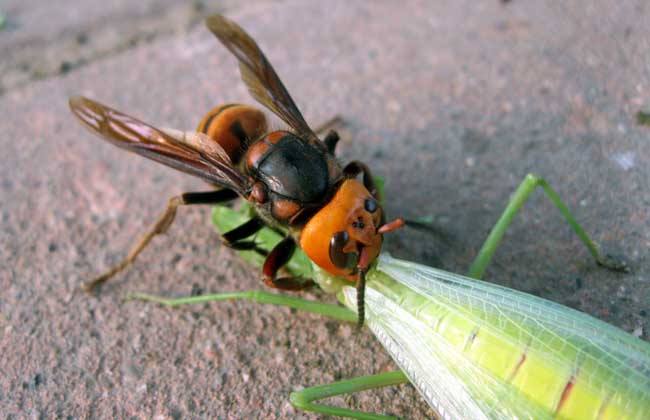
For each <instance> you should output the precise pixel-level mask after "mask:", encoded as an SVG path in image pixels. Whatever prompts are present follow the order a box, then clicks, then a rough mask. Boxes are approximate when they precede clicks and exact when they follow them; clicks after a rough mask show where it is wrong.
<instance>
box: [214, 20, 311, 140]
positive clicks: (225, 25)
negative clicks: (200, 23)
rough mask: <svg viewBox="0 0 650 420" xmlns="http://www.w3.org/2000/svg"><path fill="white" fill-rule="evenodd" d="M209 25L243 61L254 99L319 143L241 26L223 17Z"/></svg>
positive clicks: (276, 76)
mask: <svg viewBox="0 0 650 420" xmlns="http://www.w3.org/2000/svg"><path fill="white" fill-rule="evenodd" d="M206 25H207V26H208V29H210V31H212V33H213V34H214V35H215V36H216V37H217V38H219V41H221V42H222V43H223V45H225V46H226V48H228V50H230V52H231V53H233V54H234V55H235V57H237V60H239V71H240V72H241V77H242V80H243V81H244V83H246V86H248V90H249V91H250V93H251V95H252V96H253V98H255V99H256V100H257V101H258V102H259V103H261V104H263V105H264V106H266V107H267V108H268V109H270V110H271V111H273V112H274V113H275V114H276V115H277V116H278V117H280V118H282V120H283V121H284V122H286V123H287V124H289V126H290V127H292V128H293V129H294V130H296V132H297V133H298V134H302V135H303V136H304V138H308V139H316V138H317V137H316V135H315V134H314V133H313V132H312V130H311V129H310V128H309V126H308V125H307V123H306V122H305V119H304V118H303V116H302V114H301V113H300V111H299V110H298V107H297V106H296V104H295V103H294V102H293V99H291V96H290V95H289V92H287V89H286V88H285V87H284V85H283V84H282V81H281V80H280V78H279V77H278V75H277V74H276V73H275V70H273V67H272V66H271V63H269V61H268V60H267V59H266V57H265V56H264V53H262V50H260V47H258V46H257V44H256V43H255V41H254V40H253V38H251V37H250V36H249V35H248V34H247V33H246V32H245V31H244V30H243V29H242V28H241V27H240V26H239V25H237V24H236V23H235V22H232V21H231V20H229V19H226V18H225V17H223V16H221V15H213V16H210V17H209V18H207V20H206Z"/></svg>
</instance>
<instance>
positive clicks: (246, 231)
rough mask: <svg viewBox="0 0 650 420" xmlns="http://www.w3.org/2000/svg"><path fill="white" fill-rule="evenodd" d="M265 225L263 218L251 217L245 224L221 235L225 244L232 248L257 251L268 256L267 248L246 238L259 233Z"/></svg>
mask: <svg viewBox="0 0 650 420" xmlns="http://www.w3.org/2000/svg"><path fill="white" fill-rule="evenodd" d="M264 226H265V225H264V222H263V221H262V220H261V219H258V218H253V219H250V220H249V221H248V222H246V223H244V224H243V225H240V226H237V227H236V228H234V229H232V230H229V231H228V232H226V233H224V234H223V235H222V236H221V238H222V239H223V241H224V242H223V244H224V245H225V246H227V247H228V248H232V249H235V250H237V251H255V252H257V253H258V254H259V255H261V256H263V257H266V256H267V255H268V252H267V251H266V250H265V249H263V248H261V247H259V246H258V245H257V243H256V242H255V241H246V240H244V239H246V238H248V237H249V236H251V235H254V234H255V233H257V232H258V231H259V230H260V229H262V228H263V227H264Z"/></svg>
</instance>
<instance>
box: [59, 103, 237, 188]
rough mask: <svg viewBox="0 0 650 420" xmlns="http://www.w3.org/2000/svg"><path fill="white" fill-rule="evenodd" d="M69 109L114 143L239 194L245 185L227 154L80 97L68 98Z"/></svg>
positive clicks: (86, 124) (88, 125)
mask: <svg viewBox="0 0 650 420" xmlns="http://www.w3.org/2000/svg"><path fill="white" fill-rule="evenodd" d="M70 109H71V110H72V112H73V113H74V114H75V116H77V117H78V118H79V119H80V120H81V122H82V123H84V125H85V126H87V127H88V128H90V129H91V130H92V131H94V132H95V133H97V134H99V135H101V136H102V137H103V138H104V139H106V140H108V141H109V142H111V143H113V144H114V145H116V146H117V147H120V148H122V149H126V150H129V151H131V152H135V153H137V154H139V155H142V156H144V157H146V158H149V159H152V160H155V161H157V162H160V163H162V164H164V165H167V166H170V167H172V168H174V169H178V170H180V171H182V172H185V173H188V174H191V175H195V176H198V177H199V178H202V179H204V180H206V181H209V182H212V183H215V184H218V185H221V186H223V187H226V188H230V189H232V190H234V191H236V192H237V193H239V194H241V195H245V193H246V192H247V190H248V189H249V185H248V184H249V182H248V180H247V178H246V177H245V176H244V175H242V174H241V173H240V172H239V171H238V170H237V169H236V168H234V167H233V166H232V164H231V163H230V161H229V160H228V159H227V157H223V156H218V155H216V154H208V153H206V152H205V151H203V150H198V149H195V148H193V147H191V146H190V145H188V144H184V143H181V142H179V141H177V140H175V139H174V138H173V137H171V136H169V135H167V134H165V133H164V132H162V131H160V130H158V129H156V128H154V127H152V126H150V125H148V124H146V123H144V122H142V121H139V120H137V119H135V118H133V117H130V116H128V115H126V114H123V113H121V112H119V111H116V110H114V109H112V108H109V107H107V106H105V105H102V104H100V103H98V102H95V101H92V100H90V99H87V98H84V97H74V98H71V99H70Z"/></svg>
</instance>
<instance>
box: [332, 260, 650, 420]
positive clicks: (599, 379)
mask: <svg viewBox="0 0 650 420" xmlns="http://www.w3.org/2000/svg"><path fill="white" fill-rule="evenodd" d="M342 298H343V300H344V302H345V304H346V305H347V306H349V307H351V308H354V306H355V304H354V302H356V298H355V291H354V289H353V288H350V287H348V288H345V289H344V293H343V296H342ZM366 311H367V314H368V316H367V319H368V324H369V326H370V328H371V329H372V330H373V332H374V333H375V334H376V335H377V337H378V338H379V340H380V341H381V342H382V343H383V345H384V346H385V347H386V349H387V350H388V351H389V352H390V353H391V355H392V356H393V358H394V359H395V360H396V362H397V363H398V364H399V365H400V367H401V368H402V369H403V370H404V371H405V373H406V374H407V375H408V376H409V378H410V379H411V381H412V382H413V384H414V385H415V386H416V387H417V388H418V389H419V390H420V392H421V393H422V395H423V396H424V397H425V399H426V400H427V401H428V402H429V404H430V405H431V406H432V407H433V408H434V409H435V410H437V411H438V412H439V413H440V414H441V416H443V417H444V418H504V417H507V418H534V419H543V418H577V419H582V418H585V419H597V418H598V419H608V418H611V419H622V418H639V419H641V418H647V417H646V416H647V413H650V345H649V344H648V343H646V342H644V341H641V340H639V339H637V338H635V337H633V336H631V335H629V334H627V333H625V332H624V331H622V330H619V329H617V328H615V327H612V326H610V325H608V324H606V323H604V322H602V321H599V320H596V319H594V318H592V317H590V316H588V315H586V314H584V313H581V312H578V311H575V310H572V309H570V308H567V307H565V306H562V305H558V304H555V303H553V302H549V301H547V300H544V299H540V298H537V297H534V296H531V295H528V294H525V293H521V292H517V291H515V290H512V289H508V288H504V287H500V286H497V285H494V284H490V283H487V282H482V281H477V280H473V279H470V278H466V277H463V276H459V275H456V274H452V273H448V272H445V271H441V270H436V269H433V268H430V267H426V266H422V265H419V264H414V263H410V262H406V261H401V260H397V259H394V258H392V257H390V256H388V255H385V254H384V255H382V256H380V258H379V263H378V265H377V268H376V270H375V271H373V272H372V273H371V274H370V275H369V281H368V287H367V291H366Z"/></svg>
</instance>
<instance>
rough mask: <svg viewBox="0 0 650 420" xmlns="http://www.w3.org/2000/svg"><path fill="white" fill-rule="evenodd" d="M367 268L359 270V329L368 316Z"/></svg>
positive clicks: (358, 329)
mask: <svg viewBox="0 0 650 420" xmlns="http://www.w3.org/2000/svg"><path fill="white" fill-rule="evenodd" d="M366 270H367V269H360V270H359V281H357V331H360V330H361V328H362V327H363V322H364V321H365V317H366V310H365V309H366V307H365V303H364V300H365V295H366Z"/></svg>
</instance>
